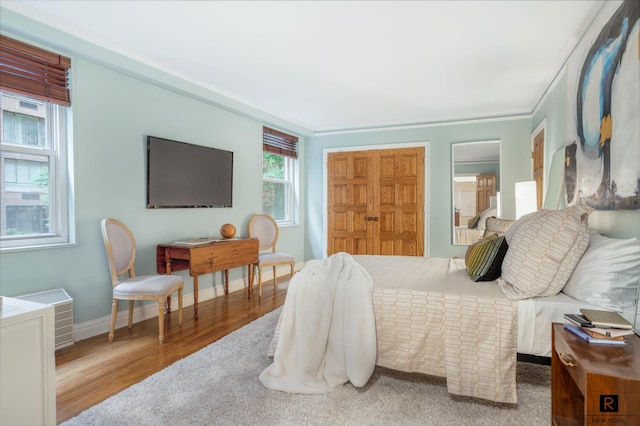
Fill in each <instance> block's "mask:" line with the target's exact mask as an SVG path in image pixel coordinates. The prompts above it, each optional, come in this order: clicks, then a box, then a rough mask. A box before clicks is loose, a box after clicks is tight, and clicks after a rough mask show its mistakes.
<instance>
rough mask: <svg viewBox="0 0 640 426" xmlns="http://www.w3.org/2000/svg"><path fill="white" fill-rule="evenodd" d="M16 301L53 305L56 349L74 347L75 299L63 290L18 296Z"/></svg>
mask: <svg viewBox="0 0 640 426" xmlns="http://www.w3.org/2000/svg"><path fill="white" fill-rule="evenodd" d="M16 299H23V300H28V301H30V302H36V303H43V304H45V305H53V307H54V310H55V314H56V324H55V336H56V349H60V348H64V347H66V346H69V345H73V299H72V298H71V297H69V294H68V293H67V292H66V291H65V290H64V289H62V288H58V289H55V290H47V291H43V292H40V293H32V294H24V295H22V296H16Z"/></svg>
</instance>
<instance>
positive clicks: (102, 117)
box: [0, 59, 304, 322]
mask: <svg viewBox="0 0 640 426" xmlns="http://www.w3.org/2000/svg"><path fill="white" fill-rule="evenodd" d="M73 72H74V74H73V82H74V83H73V84H74V86H73V88H72V89H73V93H74V98H73V110H74V135H75V136H74V143H75V156H76V159H75V196H76V202H77V208H76V220H77V227H78V243H77V245H76V246H73V247H61V248H54V249H41V250H31V251H21V252H15V253H11V252H9V253H2V254H1V255H0V256H1V263H2V268H1V272H0V283H1V289H0V293H2V294H3V295H6V296H12V295H19V294H24V293H30V292H34V291H40V290H45V289H49V288H56V287H64V288H65V289H67V291H68V292H69V294H70V295H71V296H72V297H73V298H74V302H75V303H74V306H75V320H76V322H82V321H87V320H90V319H95V318H99V317H102V316H104V315H107V314H108V313H109V310H110V304H111V301H110V300H111V295H110V292H111V288H110V280H109V273H108V270H107V264H106V257H105V254H104V247H103V243H102V237H101V234H100V220H101V219H102V218H104V217H115V218H117V219H119V220H122V221H123V222H124V223H125V224H127V225H128V226H129V227H130V228H131V230H132V232H133V233H134V236H135V237H136V241H137V245H138V258H137V262H136V266H137V267H136V270H137V273H138V274H148V273H155V245H156V244H158V243H161V242H167V241H174V240H176V239H180V238H184V237H193V236H211V235H213V236H217V235H219V228H220V226H221V225H222V224H224V223H233V224H235V225H236V227H237V228H238V235H241V236H246V235H247V226H248V221H249V218H250V216H251V215H252V214H254V213H259V212H261V201H260V200H261V161H262V124H261V123H260V122H258V121H255V120H250V119H248V118H245V117H242V116H239V115H237V114H233V113H230V112H227V111H223V110H220V109H219V108H216V107H214V106H211V105H207V104H203V103H202V102H200V101H198V100H194V99H191V98H188V97H185V96H182V95H179V94H176V93H173V92H170V91H167V90H164V89H160V88H158V87H156V86H153V85H150V84H148V83H145V82H141V81H139V80H137V79H134V78H130V77H128V76H124V75H122V74H119V73H117V72H113V71H111V70H108V69H105V68H104V67H101V66H99V65H95V64H93V63H90V62H86V61H84V60H81V59H76V60H75V61H74V71H73ZM146 135H154V136H161V137H165V138H168V139H175V140H179V141H184V142H190V143H195V144H200V145H206V146H213V147H216V148H220V149H226V150H230V151H234V194H233V197H234V198H233V207H232V208H227V209H220V208H214V209H156V210H149V209H147V208H146V207H145V191H146V186H145V185H146V183H145V161H146V157H145V137H146ZM303 170H304V169H303ZM302 216H303V215H302ZM302 226H303V225H298V226H295V227H288V228H283V229H282V230H281V233H280V240H279V241H278V248H279V249H280V250H282V251H285V252H288V253H291V254H293V255H294V256H295V257H296V259H297V260H298V261H302V260H303V257H304V253H303V245H302V238H300V237H298V235H299V234H300V232H298V231H297V229H300V228H301V227H302ZM230 273H231V277H230V278H231V279H232V280H233V279H239V278H240V277H241V276H244V277H245V278H246V274H247V271H246V268H242V269H240V268H236V269H232V270H231V271H230ZM179 274H181V275H182V276H183V277H184V278H185V291H186V293H191V292H192V282H193V281H192V279H191V277H189V276H188V274H186V273H185V272H180V273H179ZM221 280H222V275H221V274H220V273H218V274H215V275H211V274H209V275H205V276H202V277H201V279H200V289H201V290H203V289H206V288H208V287H212V286H213V285H214V283H215V284H216V285H217V284H220V283H221Z"/></svg>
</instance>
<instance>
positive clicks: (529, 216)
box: [504, 210, 545, 244]
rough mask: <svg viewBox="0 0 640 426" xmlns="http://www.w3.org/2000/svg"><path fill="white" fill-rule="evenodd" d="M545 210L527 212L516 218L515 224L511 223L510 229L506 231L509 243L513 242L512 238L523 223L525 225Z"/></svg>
mask: <svg viewBox="0 0 640 426" xmlns="http://www.w3.org/2000/svg"><path fill="white" fill-rule="evenodd" d="M544 211H545V210H538V211H535V212H531V213H528V214H525V215H524V216H522V217H521V218H520V219H518V220H516V221H515V222H514V223H513V224H511V226H510V227H509V229H508V230H507V231H506V232H505V233H504V235H505V238H506V239H507V244H511V240H512V239H513V236H514V235H516V232H518V229H520V227H521V226H522V225H524V224H525V223H527V222H529V221H530V220H531V219H533V218H534V217H535V216H536V215H537V214H539V213H542V212H544Z"/></svg>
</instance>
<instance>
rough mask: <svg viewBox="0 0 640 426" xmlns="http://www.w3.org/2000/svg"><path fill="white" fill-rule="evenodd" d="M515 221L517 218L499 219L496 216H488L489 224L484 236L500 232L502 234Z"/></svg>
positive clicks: (499, 234)
mask: <svg viewBox="0 0 640 426" xmlns="http://www.w3.org/2000/svg"><path fill="white" fill-rule="evenodd" d="M514 223H515V220H504V219H498V218H496V217H495V216H493V217H488V218H487V225H486V227H485V229H484V236H485V237H486V236H487V235H491V234H498V236H502V235H504V234H505V232H507V230H508V229H509V228H510V227H511V225H513V224H514Z"/></svg>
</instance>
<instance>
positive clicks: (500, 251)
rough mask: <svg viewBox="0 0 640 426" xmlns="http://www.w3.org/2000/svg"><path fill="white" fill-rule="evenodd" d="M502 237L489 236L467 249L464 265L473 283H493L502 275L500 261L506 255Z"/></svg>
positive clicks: (504, 241) (505, 245) (505, 244)
mask: <svg viewBox="0 0 640 426" xmlns="http://www.w3.org/2000/svg"><path fill="white" fill-rule="evenodd" d="M507 248H508V245H507V240H506V239H505V237H504V235H502V236H498V234H492V235H489V236H487V237H485V238H483V239H482V240H480V241H478V242H477V243H473V244H471V245H470V246H469V248H468V249H467V254H466V255H465V257H464V263H465V265H466V266H467V272H468V273H469V277H470V278H471V279H472V280H473V281H476V282H477V281H493V280H495V279H496V278H498V277H500V275H501V273H502V259H504V256H505V255H506V253H507Z"/></svg>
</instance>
